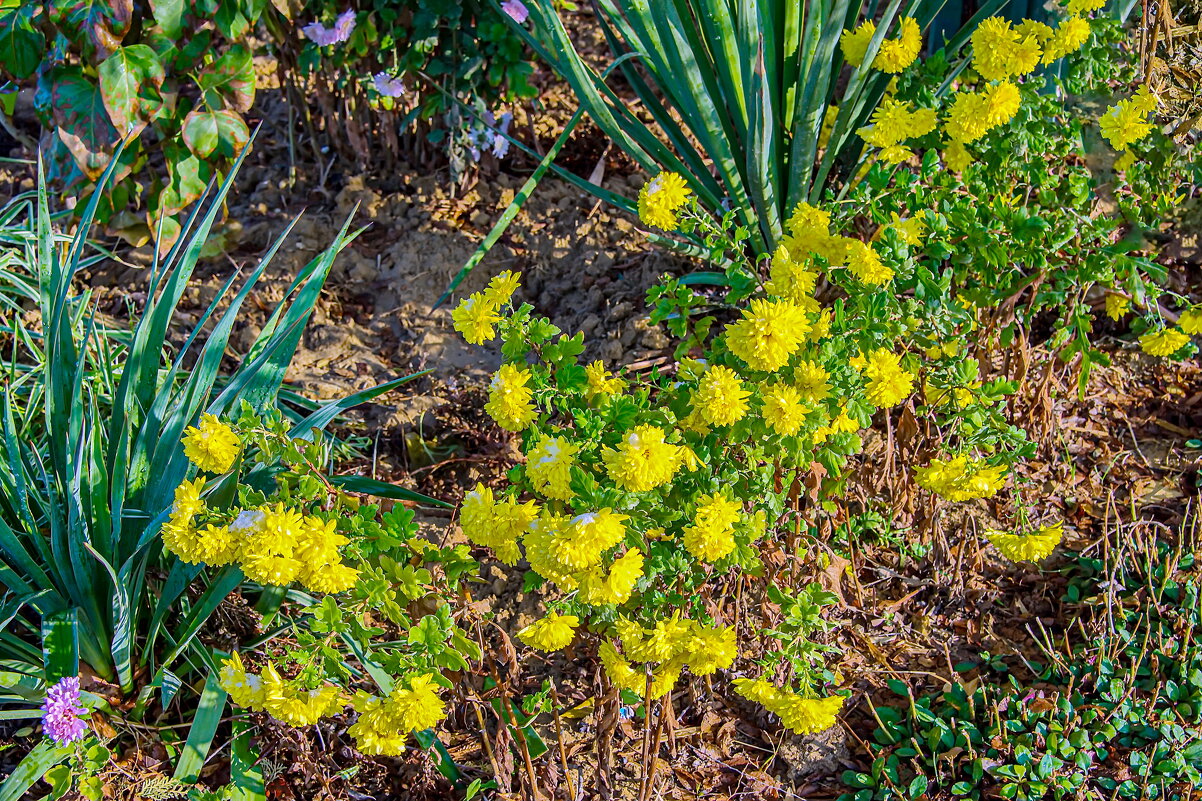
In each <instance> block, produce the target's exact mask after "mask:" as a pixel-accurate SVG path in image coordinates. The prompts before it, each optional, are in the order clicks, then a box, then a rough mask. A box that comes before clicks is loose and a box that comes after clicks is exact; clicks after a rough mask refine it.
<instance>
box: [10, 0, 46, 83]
mask: <svg viewBox="0 0 1202 801" xmlns="http://www.w3.org/2000/svg"><path fill="white" fill-rule="evenodd" d="M35 9H36V5H34V4H33V3H22V2H20V0H0V71H3V72H6V73H8V74H9V75H11V76H13V77H14V78H17V79H21V78H28V77H29V76H30V75H32V74H33V72H34V70H36V69H37V68H38V64H40V63H42V56H43V55H44V54H45V51H46V37H45V36H43V35H42V32H41V31H39V30H38V29H37V28H35V27H34V24H33V12H34V10H35Z"/></svg>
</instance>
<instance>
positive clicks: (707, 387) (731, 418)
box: [693, 366, 751, 426]
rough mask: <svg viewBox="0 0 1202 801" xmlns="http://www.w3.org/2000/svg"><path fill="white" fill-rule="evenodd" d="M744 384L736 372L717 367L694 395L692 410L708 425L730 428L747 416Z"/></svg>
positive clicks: (706, 377) (706, 376)
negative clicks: (694, 409) (729, 426)
mask: <svg viewBox="0 0 1202 801" xmlns="http://www.w3.org/2000/svg"><path fill="white" fill-rule="evenodd" d="M750 394H751V393H749V392H748V391H747V390H746V389H744V388H743V382H742V381H740V380H739V376H738V375H737V374H736V373H735V371H734V370H731V369H730V368H728V367H721V366H715V367H711V368H710V369H709V370H706V372H705V375H703V376H702V377H701V381H700V382H699V383H698V385H697V390H696V391H695V392H694V393H693V406H694V408H696V409H697V412H698V414H700V415H701V418H702V419H703V420H705V421H706V422H707V423H709V424H711V425H716V426H728V425H731V424H733V423H736V422H738V421H739V420H742V419H743V416H744V415H745V414H747V398H748V397H749V396H750Z"/></svg>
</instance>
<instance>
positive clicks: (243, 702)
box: [217, 652, 346, 726]
mask: <svg viewBox="0 0 1202 801" xmlns="http://www.w3.org/2000/svg"><path fill="white" fill-rule="evenodd" d="M217 678H218V681H219V683H220V684H221V689H223V690H225V691H226V692H227V693H229V695H230V700H231V701H233V702H234V703H235V704H237V705H238V706H241V707H245V708H246V709H252V710H254V711H256V712H266V713H267V714H268V715H271V716H272V717H273V718H275V719H276V720H278V721H280V722H281V723H285V724H287V725H289V726H312V725H313V724H314V723H316V722H317V721H319V720H321V719H322V718H324V717H326V716H328V715H333V714H336V713H338V712H339V711H341V710H342V708H343V707H344V706H345V705H346V699H345V698H344V697H343V695H342V693H341V691H339V689H338V688H337V687H335V686H334V685H332V684H326V685H324V686H322V687H320V688H317V689H313V690H305V689H300V688H299V687H296V686H295V685H294V684H293V683H292V682H289V681H288V680H286V679H284V678H283V677H282V676H280V674H279V671H277V670H276V669H275V666H274V665H272V664H271V663H268V664H267V665H266V666H264V668H263V671H262V673H260V674H255V673H248V672H247V671H246V668H245V667H244V666H243V664H242V658H241V657H240V656H238V654H237V653H236V652H235V653H233V654H230V657H229V658H228V659H226V660H225V661H224V662H223V663H222V665H221V670H220V671H219V672H218V674H217Z"/></svg>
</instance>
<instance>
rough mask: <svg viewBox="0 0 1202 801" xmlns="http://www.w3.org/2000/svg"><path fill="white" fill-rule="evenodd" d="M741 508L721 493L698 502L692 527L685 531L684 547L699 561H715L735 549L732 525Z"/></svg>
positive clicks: (735, 521)
mask: <svg viewBox="0 0 1202 801" xmlns="http://www.w3.org/2000/svg"><path fill="white" fill-rule="evenodd" d="M740 510H741V505H740V504H739V503H738V502H736V501H732V500H730V499H729V498H727V497H726V496H724V495H722V494H721V493H714V494H713V495H704V496H702V497H701V498H700V499H699V500H698V501H697V514H696V515H695V516H694V517H693V525H691V526H688V527H687V528H685V530H684V547H685V548H686V549H687V550H688V552H689V553H691V554H692V555H693V556H695V557H696V558H697V559H699V560H700V561H702V562H717V561H718V560H719V559H721V558H722V557H724V556H726V555H728V554H729V553H730V552H731V551H733V550H734V549H735V524H736V523H738V522H739V518H740Z"/></svg>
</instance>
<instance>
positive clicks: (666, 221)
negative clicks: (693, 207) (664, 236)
mask: <svg viewBox="0 0 1202 801" xmlns="http://www.w3.org/2000/svg"><path fill="white" fill-rule="evenodd" d="M690 195H692V190H690V189H689V187H688V184H686V183H685V180H684V178H682V177H680V176H679V175H677V174H676V173H674V172H661V173H660V174H659V175H657V176H655V177H654V178H652V179H651V180H650V181H648V182H647V183H645V184H643V188H642V189H640V190H639V219H640V220H642V221H643V222H644V223H646V224H647V225H650V226H653V227H655V228H660V229H662V230H664V231H675V230H676V226H677V219H676V215H677V212H679V211H680V209H681V207H682V206H684V205H685V204H686V203H688V202H689V196H690Z"/></svg>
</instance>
